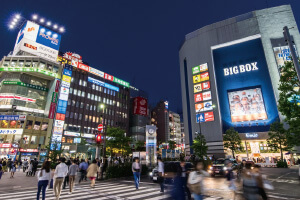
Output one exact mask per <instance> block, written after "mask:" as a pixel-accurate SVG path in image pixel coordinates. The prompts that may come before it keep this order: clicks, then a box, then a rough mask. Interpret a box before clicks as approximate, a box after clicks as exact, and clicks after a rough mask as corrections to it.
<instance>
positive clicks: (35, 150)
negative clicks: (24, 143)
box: [20, 149, 39, 152]
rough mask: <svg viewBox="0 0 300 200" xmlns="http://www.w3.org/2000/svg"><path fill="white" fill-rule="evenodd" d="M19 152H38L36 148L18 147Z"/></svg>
mask: <svg viewBox="0 0 300 200" xmlns="http://www.w3.org/2000/svg"><path fill="white" fill-rule="evenodd" d="M20 152H39V150H37V149H20Z"/></svg>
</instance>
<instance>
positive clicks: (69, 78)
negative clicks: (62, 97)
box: [62, 75, 72, 83]
mask: <svg viewBox="0 0 300 200" xmlns="http://www.w3.org/2000/svg"><path fill="white" fill-rule="evenodd" d="M71 79H72V77H71V76H66V75H63V77H62V80H63V81H65V82H68V83H71Z"/></svg>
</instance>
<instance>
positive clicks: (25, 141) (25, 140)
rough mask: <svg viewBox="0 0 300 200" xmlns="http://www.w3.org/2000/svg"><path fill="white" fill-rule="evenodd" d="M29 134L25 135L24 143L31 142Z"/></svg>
mask: <svg viewBox="0 0 300 200" xmlns="http://www.w3.org/2000/svg"><path fill="white" fill-rule="evenodd" d="M29 137H30V136H29V135H23V138H22V139H23V144H29Z"/></svg>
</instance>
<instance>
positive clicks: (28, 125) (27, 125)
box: [25, 120, 33, 130]
mask: <svg viewBox="0 0 300 200" xmlns="http://www.w3.org/2000/svg"><path fill="white" fill-rule="evenodd" d="M32 124H33V121H32V120H27V122H26V127H25V128H26V129H28V130H31V129H32Z"/></svg>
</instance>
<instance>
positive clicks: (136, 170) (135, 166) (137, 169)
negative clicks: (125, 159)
mask: <svg viewBox="0 0 300 200" xmlns="http://www.w3.org/2000/svg"><path fill="white" fill-rule="evenodd" d="M141 170H142V168H141V164H140V159H139V158H135V161H134V162H133V163H132V172H133V177H134V183H135V187H136V189H137V190H138V189H139V184H140V176H141Z"/></svg>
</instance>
